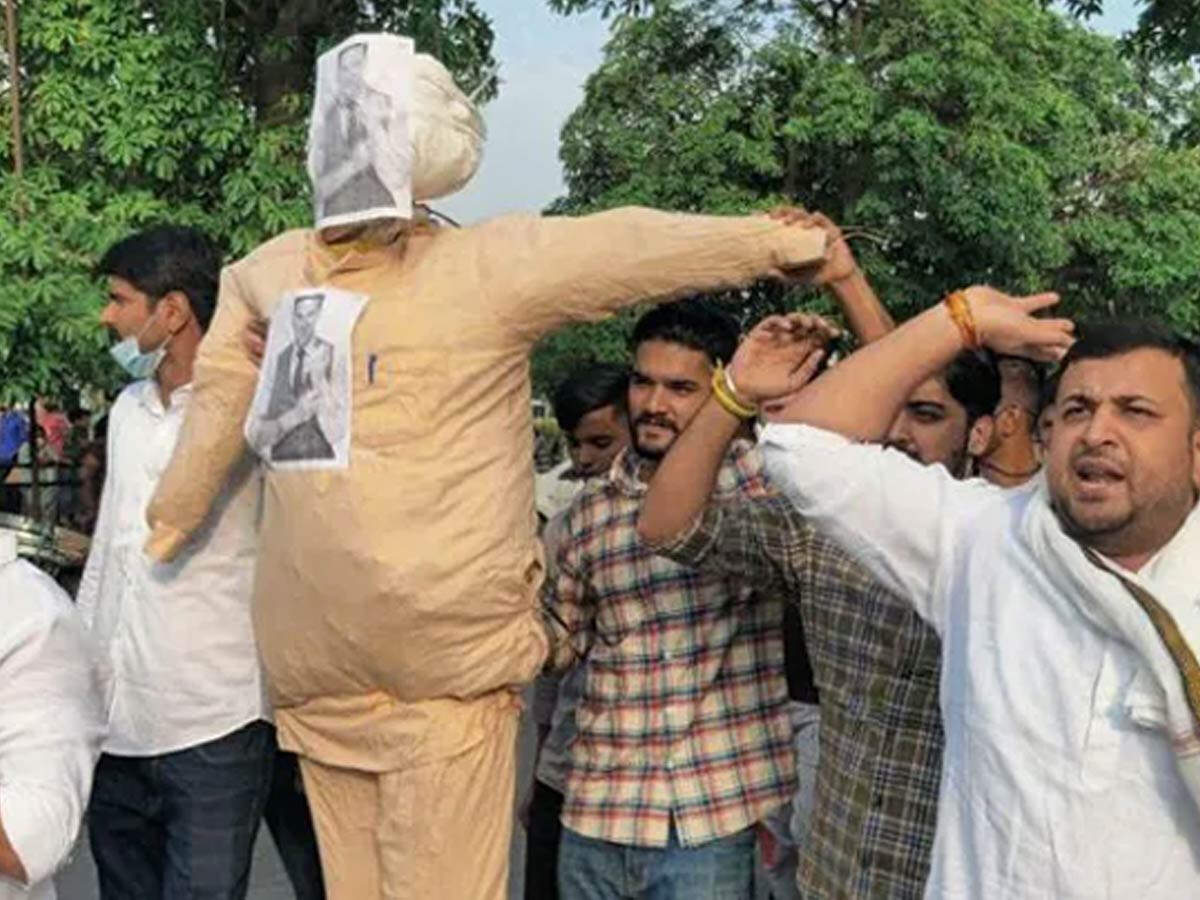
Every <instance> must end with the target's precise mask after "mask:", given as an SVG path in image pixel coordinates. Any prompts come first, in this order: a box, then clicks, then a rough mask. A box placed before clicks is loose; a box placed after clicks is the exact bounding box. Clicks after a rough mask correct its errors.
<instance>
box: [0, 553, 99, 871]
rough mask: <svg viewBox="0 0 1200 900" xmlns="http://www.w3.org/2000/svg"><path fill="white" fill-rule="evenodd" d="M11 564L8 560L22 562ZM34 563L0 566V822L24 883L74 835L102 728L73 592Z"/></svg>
mask: <svg viewBox="0 0 1200 900" xmlns="http://www.w3.org/2000/svg"><path fill="white" fill-rule="evenodd" d="M23 565H24V564H23V563H14V564H10V566H7V567H4V568H5V569H10V570H11V569H12V568H13V567H14V566H23ZM43 578H44V577H43V576H40V573H39V574H34V573H33V572H29V573H22V574H20V575H19V576H18V577H16V578H14V577H11V572H10V573H6V574H0V586H2V587H3V589H4V592H5V593H6V594H9V596H5V597H4V601H5V606H6V607H8V608H7V609H6V610H5V611H4V613H3V614H2V615H0V823H2V824H3V827H4V831H5V834H6V835H7V837H8V840H9V843H10V844H11V845H12V847H13V850H15V851H16V854H17V856H18V858H19V859H20V860H21V864H22V866H23V867H24V869H25V872H26V875H27V876H28V878H29V883H30V884H37V883H38V882H40V881H44V880H45V879H47V878H49V877H50V876H51V875H53V874H54V872H55V870H56V869H58V867H59V866H61V865H62V863H63V862H64V861H65V860H66V857H67V854H68V853H69V852H70V850H71V847H72V846H73V845H74V843H75V837H76V835H77V834H78V832H79V828H80V824H81V823H82V820H83V813H84V810H85V808H86V806H87V800H88V794H89V792H90V790H91V785H92V771H93V769H94V767H95V765H96V759H97V757H98V756H99V753H100V742H101V739H102V737H103V726H102V722H101V707H100V694H99V689H98V685H97V680H96V672H95V666H94V663H93V655H92V652H91V649H90V647H89V646H88V644H87V638H86V636H85V634H84V632H83V628H82V625H81V624H80V622H79V621H78V617H77V615H76V613H75V611H74V610H73V609H72V608H71V607H70V601H68V600H67V599H66V598H65V596H64V597H60V596H56V593H57V588H56V587H54V586H53V583H52V582H50V581H49V579H44V581H43Z"/></svg>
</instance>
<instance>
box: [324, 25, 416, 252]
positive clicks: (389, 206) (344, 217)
mask: <svg viewBox="0 0 1200 900" xmlns="http://www.w3.org/2000/svg"><path fill="white" fill-rule="evenodd" d="M413 53H414V50H413V42H412V40H411V39H410V38H406V37H400V36H398V35H391V34H365V35H364V34H360V35H355V36H354V37H351V38H347V39H346V40H345V41H343V42H342V43H340V44H338V45H337V46H336V47H334V48H333V49H332V50H329V51H327V52H326V53H323V54H322V55H321V57H320V59H318V60H317V79H316V94H315V97H314V98H313V109H312V118H311V120H310V122H309V129H308V174H309V178H310V180H311V181H312V186H313V207H314V219H315V221H316V227H317V228H318V229H321V228H329V227H332V226H336V225H352V224H356V223H359V222H367V221H371V220H376V219H411V218H412V141H411V137H410V133H409V127H410V122H409V117H410V114H411V109H412V82H413Z"/></svg>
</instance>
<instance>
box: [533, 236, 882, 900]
mask: <svg viewBox="0 0 1200 900" xmlns="http://www.w3.org/2000/svg"><path fill="white" fill-rule="evenodd" d="M814 221H818V220H816V219H814ZM818 224H820V225H821V226H822V227H827V230H829V233H830V234H831V237H832V238H833V240H832V241H831V251H830V254H829V258H828V260H827V261H826V262H825V264H824V265H822V266H821V267H820V269H819V270H818V271H816V273H815V274H814V276H813V281H814V283H816V284H824V283H826V282H828V281H830V280H834V279H845V280H846V282H847V289H846V291H845V292H844V294H843V297H844V299H845V302H844V309H845V312H846V315H847V317H848V318H849V319H850V321H851V322H852V323H853V325H854V326H855V327H856V329H857V330H860V331H861V334H862V336H863V337H864V338H869V337H874V336H877V335H879V334H882V333H884V332H886V330H887V329H888V328H889V327H891V320H890V319H889V318H888V317H887V314H886V313H885V312H884V311H883V310H882V308H881V307H879V305H878V302H877V301H876V300H875V298H874V295H873V294H871V293H869V289H868V290H862V288H863V287H865V282H863V281H862V279H861V274H860V273H858V272H857V270H856V269H855V268H854V267H853V266H852V265H851V266H849V267H848V266H847V264H846V253H845V246H844V242H843V241H842V240H841V237H840V235H838V234H837V233H836V232H835V231H833V230H832V226H830V225H829V223H828V222H827V221H825V220H823V219H821V220H819V221H818ZM737 337H738V329H737V325H736V323H734V322H733V321H732V320H731V319H729V318H728V317H727V316H726V315H725V314H723V313H721V312H720V311H718V310H716V309H715V308H713V307H711V306H708V305H706V304H704V303H703V302H697V301H692V302H689V303H686V304H676V305H673V306H666V307H661V308H659V309H656V310H653V311H651V312H649V313H647V314H646V315H645V316H643V317H642V319H641V320H640V321H639V322H638V324H637V325H636V327H635V328H634V331H633V336H632V339H631V345H632V349H633V354H634V362H633V372H632V375H631V378H630V386H629V397H628V405H629V419H630V422H631V424H632V429H633V434H632V438H633V441H632V445H631V447H630V448H629V449H628V450H627V451H626V452H625V453H624V454H623V455H622V456H620V457H618V459H617V461H616V462H615V463H614V464H613V467H612V470H611V472H610V473H609V476H608V477H607V478H606V479H604V480H601V481H597V482H594V483H593V484H592V485H590V486H589V487H588V488H587V489H586V490H585V491H584V493H583V494H582V495H581V496H580V497H579V498H577V499H576V501H575V503H574V504H573V505H572V507H571V509H570V511H569V512H568V515H567V522H566V532H567V537H566V540H565V541H564V542H563V543H562V545H561V546H560V548H559V551H558V554H557V558H556V566H557V575H556V577H555V578H554V579H552V580H549V581H547V584H546V589H545V594H544V598H545V604H546V609H547V628H548V630H549V632H550V636H551V664H552V665H554V666H556V667H559V668H562V667H566V666H568V665H571V664H573V663H576V662H578V661H579V660H581V659H585V660H586V669H585V672H586V678H585V683H584V686H583V689H582V699H581V702H580V705H579V708H578V710H577V714H576V718H577V726H578V736H577V737H576V739H575V741H574V742H573V743H572V744H571V747H570V753H571V759H570V768H569V772H568V780H567V795H566V803H565V806H564V810H563V836H562V845H561V849H560V854H559V869H558V872H559V891H560V894H561V895H562V896H563V897H565V898H568V900H574V898H580V900H584V898H586V900H601V898H614V900H615V898H624V897H629V896H679V897H689V898H696V900H706V898H713V900H716V898H721V900H725V898H742V897H749V896H751V892H752V889H753V870H754V847H755V830H754V826H755V824H756V823H757V822H758V821H760V820H761V819H762V817H763V816H764V815H766V814H767V813H769V812H770V811H772V810H773V809H775V808H777V807H779V806H781V805H783V804H784V803H786V802H787V800H788V799H789V798H790V797H791V795H792V791H793V789H794V786H795V782H796V773H795V763H794V758H793V753H792V746H791V744H792V727H791V722H790V719H789V710H788V686H787V683H786V680H785V678H784V652H783V641H782V634H781V625H782V619H783V609H782V604H781V603H780V602H779V600H778V598H774V597H766V596H757V595H756V594H755V592H754V591H753V590H751V589H750V587H749V585H748V584H746V583H742V582H738V581H735V580H732V579H727V578H725V577H723V576H720V575H713V574H709V573H700V572H695V571H692V570H689V569H686V568H684V567H682V566H679V565H678V564H676V563H673V562H671V561H669V560H667V559H664V558H662V557H659V556H656V555H655V554H654V552H653V550H651V549H650V548H649V547H647V546H646V545H645V544H643V543H642V542H641V541H640V539H639V538H638V535H637V532H636V522H637V516H638V512H639V510H640V507H641V503H642V499H643V497H644V495H645V491H646V485H647V484H648V482H649V479H650V477H651V476H652V475H653V473H654V470H655V468H656V467H657V466H658V464H659V462H660V461H661V459H662V458H663V456H664V455H665V454H666V452H667V451H668V450H669V449H670V447H671V445H672V444H673V443H674V442H675V440H676V438H677V437H678V436H679V434H680V433H681V432H682V431H683V430H684V429H685V428H687V427H688V424H689V422H691V420H692V418H693V416H695V414H696V412H697V411H698V410H699V409H700V408H701V407H702V406H704V403H705V401H706V400H707V398H708V396H709V394H710V393H711V392H712V390H713V387H712V386H713V384H714V377H715V376H717V375H719V373H720V371H721V369H720V366H721V365H722V364H723V362H724V361H726V360H728V359H729V357H730V356H731V355H732V353H733V350H734V348H735V347H736V345H737ZM717 490H718V493H719V494H720V495H722V496H724V497H757V496H764V495H765V494H766V493H767V492H768V488H767V485H766V482H765V480H764V478H763V472H762V468H761V461H760V460H759V458H758V456H757V454H756V453H753V452H751V448H750V446H749V444H748V443H747V442H745V441H742V442H739V443H738V444H736V445H735V446H733V447H732V448H730V451H729V453H728V454H726V455H725V457H724V459H723V460H722V464H721V467H720V473H719V476H718V488H717Z"/></svg>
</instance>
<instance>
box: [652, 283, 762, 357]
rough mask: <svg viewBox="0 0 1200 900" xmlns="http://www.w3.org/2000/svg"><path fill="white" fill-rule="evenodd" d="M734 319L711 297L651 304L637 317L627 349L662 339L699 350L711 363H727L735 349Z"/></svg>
mask: <svg viewBox="0 0 1200 900" xmlns="http://www.w3.org/2000/svg"><path fill="white" fill-rule="evenodd" d="M740 333H741V332H740V329H739V328H738V323H737V320H736V319H734V318H733V316H731V315H729V314H728V313H727V312H725V311H724V310H723V309H720V308H719V307H717V306H716V305H715V304H714V303H713V302H712V301H711V300H705V299H702V298H693V299H691V300H681V301H679V302H678V303H667V304H664V305H662V306H658V307H655V308H654V309H652V310H650V312H648V313H646V314H645V315H644V316H642V317H641V318H640V319H638V323H637V325H635V326H634V328H633V335H632V336H631V337H630V339H629V346H630V348H631V349H632V350H633V351H634V352H635V353H636V352H637V348H638V347H639V346H641V345H642V344H644V343H645V342H646V341H665V342H667V343H669V344H680V345H682V346H684V347H690V348H691V349H692V350H699V351H700V352H701V353H703V354H704V355H705V356H707V357H708V361H709V362H710V363H712V364H713V365H716V364H717V362H718V361H719V362H723V363H727V362H729V360H730V359H731V358H732V357H733V352H734V351H735V350H737V345H738V337H739V335H740Z"/></svg>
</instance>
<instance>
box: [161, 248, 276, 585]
mask: <svg viewBox="0 0 1200 900" xmlns="http://www.w3.org/2000/svg"><path fill="white" fill-rule="evenodd" d="M257 317H258V314H257V313H256V312H255V311H254V310H253V309H252V308H251V307H250V305H249V302H248V301H247V299H246V297H245V295H244V294H243V292H242V290H241V288H240V286H239V284H238V277H237V272H236V270H235V269H234V268H233V267H227V268H225V270H224V271H223V272H222V273H221V289H220V295H219V298H218V301H217V310H216V314H215V315H214V316H213V320H212V324H211V325H210V326H209V329H208V333H207V334H206V335H205V337H204V340H203V341H202V342H201V343H200V350H199V353H198V354H197V357H196V364H195V367H194V369H193V373H192V399H191V406H190V408H189V409H188V414H187V418H186V419H185V420H184V425H183V430H182V431H181V433H180V435H179V442H178V444H177V449H176V452H175V453H174V455H173V456H172V457H171V462H170V465H168V466H167V470H166V471H165V472H164V473H163V476H162V479H161V480H160V481H159V483H158V489H157V490H156V491H155V492H154V497H153V498H152V499H151V501H150V506H149V508H148V509H147V511H146V517H147V519H148V521H149V523H150V538H149V540H148V541H147V542H146V552H147V553H148V554H149V555H150V556H151V557H153V558H154V559H156V560H158V561H160V562H162V561H167V560H170V559H172V558H173V557H174V556H175V555H176V554H177V553H178V552H179V550H180V549H181V548H182V547H183V545H184V543H185V542H186V541H187V539H188V537H189V536H191V535H192V534H193V533H194V532H195V531H196V529H197V528H199V527H200V525H201V523H202V522H203V521H204V519H205V517H206V516H207V515H208V511H209V509H210V507H211V506H212V504H213V502H214V501H215V500H216V498H217V496H218V494H220V492H221V489H222V488H223V487H224V486H225V483H226V481H228V479H229V475H230V473H231V472H232V471H233V467H234V466H235V465H236V464H237V461H238V460H239V459H241V457H242V454H243V453H245V452H246V446H245V439H244V437H243V436H242V425H243V423H244V422H245V420H246V413H247V411H248V410H249V409H250V402H251V400H252V399H253V397H254V388H255V384H256V383H257V381H258V368H257V366H255V364H254V363H253V362H252V361H251V359H250V357H249V355H248V353H247V351H246V348H245V345H244V344H243V338H244V336H245V333H246V327H247V326H248V325H249V323H250V321H251V319H253V318H257Z"/></svg>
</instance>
